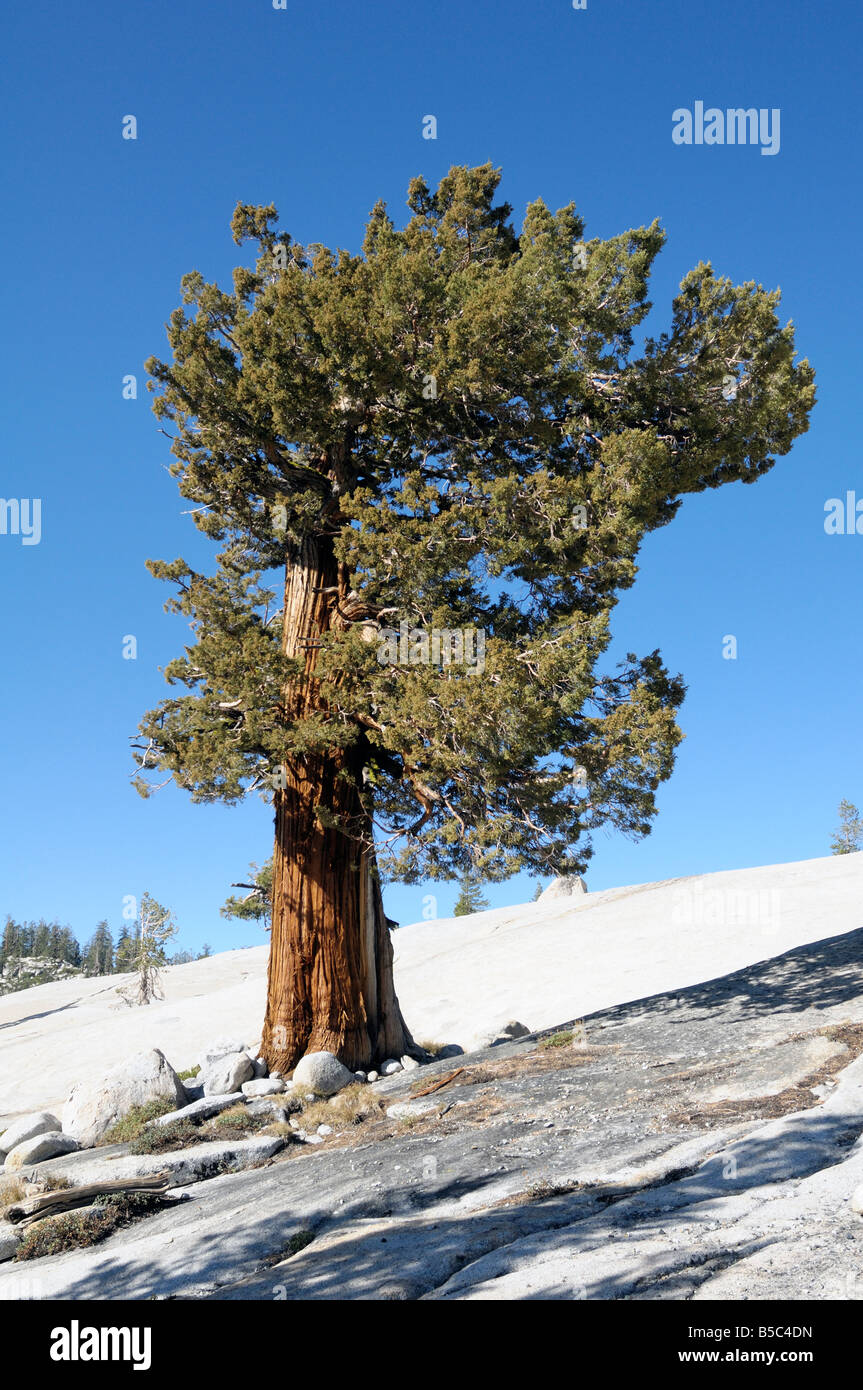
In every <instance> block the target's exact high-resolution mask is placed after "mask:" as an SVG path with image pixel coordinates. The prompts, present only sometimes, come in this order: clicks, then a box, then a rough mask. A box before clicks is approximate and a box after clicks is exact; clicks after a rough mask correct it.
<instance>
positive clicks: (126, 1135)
mask: <svg viewBox="0 0 863 1390" xmlns="http://www.w3.org/2000/svg"><path fill="white" fill-rule="evenodd" d="M173 1109H175V1106H174V1103H173V1102H172V1101H170V1100H148V1101H147V1102H146V1104H145V1105H133V1107H132V1109H131V1110H130V1111H129V1112H128V1114H127V1115H124V1116H123V1118H122V1119H121V1120H118V1121H117V1122H116V1124H113V1125H112V1126H111V1128H110V1129H109V1130H107V1131H106V1132H105V1134H104V1135H103V1136H102V1139H101V1141H100V1143H102V1144H126V1143H129V1142H131V1140H133V1139H137V1137H138V1135H139V1134H141V1133H143V1131H144V1128H145V1127H146V1125H148V1124H149V1123H150V1121H151V1120H155V1119H158V1117H159V1116H160V1115H167V1114H168V1113H169V1111H171V1110H173Z"/></svg>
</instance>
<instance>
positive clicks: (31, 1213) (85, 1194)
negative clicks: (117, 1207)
mask: <svg viewBox="0 0 863 1390" xmlns="http://www.w3.org/2000/svg"><path fill="white" fill-rule="evenodd" d="M170 1182H171V1174H170V1173H154V1174H153V1175H152V1176H151V1177H147V1178H120V1179H118V1180H117V1181H116V1182H94V1183H88V1185H87V1186H86V1187H64V1188H60V1189H59V1190H58V1191H56V1192H46V1193H45V1194H44V1195H43V1196H41V1197H30V1198H28V1199H27V1201H25V1202H16V1204H15V1205H14V1206H11V1207H7V1209H6V1213H5V1214H6V1220H7V1221H12V1222H14V1223H15V1224H16V1225H17V1224H18V1223H20V1222H26V1223H27V1224H28V1225H29V1223H30V1222H31V1221H37V1220H40V1219H41V1218H42V1217H43V1216H54V1215H56V1214H58V1213H59V1212H63V1211H74V1209H75V1207H88V1206H89V1205H90V1203H91V1202H92V1201H93V1198H94V1197H107V1196H110V1195H111V1194H112V1193H117V1192H152V1193H159V1192H164V1191H165V1189H166V1188H167V1187H169V1186H170Z"/></svg>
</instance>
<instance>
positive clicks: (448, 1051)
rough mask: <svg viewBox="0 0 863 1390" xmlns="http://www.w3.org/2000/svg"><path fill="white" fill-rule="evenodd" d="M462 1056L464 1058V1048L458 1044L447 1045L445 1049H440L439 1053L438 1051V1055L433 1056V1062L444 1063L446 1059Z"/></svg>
mask: <svg viewBox="0 0 863 1390" xmlns="http://www.w3.org/2000/svg"><path fill="white" fill-rule="evenodd" d="M463 1056H464V1048H463V1047H459V1045H458V1043H447V1045H446V1047H442V1048H441V1049H440V1051H439V1052H438V1053H436V1054H435V1061H436V1062H440V1061H445V1060H446V1058H447V1057H463Z"/></svg>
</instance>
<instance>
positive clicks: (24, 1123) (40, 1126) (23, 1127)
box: [0, 1110, 62, 1161]
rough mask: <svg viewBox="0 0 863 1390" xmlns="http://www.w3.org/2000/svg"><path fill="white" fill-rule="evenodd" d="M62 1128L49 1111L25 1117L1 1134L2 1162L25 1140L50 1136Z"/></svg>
mask: <svg viewBox="0 0 863 1390" xmlns="http://www.w3.org/2000/svg"><path fill="white" fill-rule="evenodd" d="M60 1128H62V1126H61V1124H60V1121H59V1120H58V1119H57V1116H56V1115H52V1114H51V1112H50V1111H49V1110H40V1111H38V1113H37V1114H35V1115H24V1116H23V1118H22V1119H20V1120H15V1122H14V1124H11V1125H10V1126H9V1128H8V1129H6V1130H4V1131H3V1133H2V1134H0V1161H2V1160H3V1159H4V1158H5V1157H6V1155H7V1154H8V1153H11V1151H12V1149H15V1148H17V1147H18V1145H19V1144H23V1143H24V1142H25V1140H27V1139H35V1138H36V1135H37V1134H50V1133H51V1132H52V1131H55V1130H58V1129H60Z"/></svg>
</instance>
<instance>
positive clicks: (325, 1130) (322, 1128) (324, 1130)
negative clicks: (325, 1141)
mask: <svg viewBox="0 0 863 1390" xmlns="http://www.w3.org/2000/svg"><path fill="white" fill-rule="evenodd" d="M332 1132H333V1127H332V1125H318V1134H321V1135H326V1134H332Z"/></svg>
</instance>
